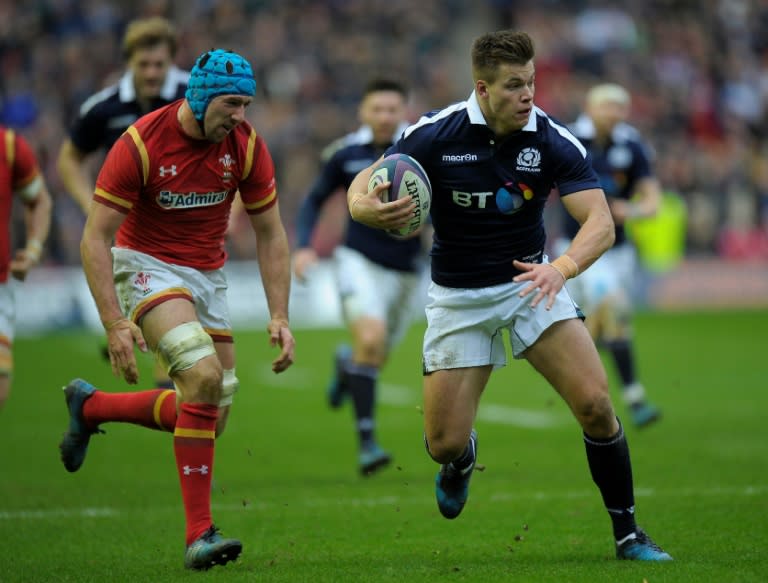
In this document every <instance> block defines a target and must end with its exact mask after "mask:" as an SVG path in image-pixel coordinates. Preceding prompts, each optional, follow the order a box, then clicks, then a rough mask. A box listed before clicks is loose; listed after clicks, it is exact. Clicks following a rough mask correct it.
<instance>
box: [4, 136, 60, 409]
mask: <svg viewBox="0 0 768 583" xmlns="http://www.w3.org/2000/svg"><path fill="white" fill-rule="evenodd" d="M14 195H16V196H18V197H19V199H20V200H21V202H22V204H23V205H24V226H25V237H26V244H25V245H24V247H23V248H22V249H18V250H17V251H16V252H15V253H13V252H12V238H11V217H12V210H13V200H14V198H13V197H14ZM51 207H52V204H51V196H50V194H49V193H48V188H47V187H46V185H45V181H44V179H43V175H42V173H41V172H40V168H39V166H38V163H37V158H36V156H35V154H34V152H33V151H32V148H31V147H30V145H29V143H28V142H27V141H26V140H25V139H24V138H23V137H22V136H20V135H18V134H17V133H16V132H15V131H14V130H12V129H10V128H6V127H3V126H0V225H2V230H3V232H2V234H0V410H1V409H2V408H3V405H4V404H5V401H6V399H7V398H8V394H9V393H10V391H11V375H12V373H13V353H12V350H11V348H12V344H13V334H14V328H15V311H16V310H15V298H14V288H15V284H14V281H13V280H18V281H24V279H25V278H26V277H27V273H29V270H30V269H31V268H32V267H33V266H34V265H37V263H38V262H39V261H40V254H41V253H42V251H43V246H44V245H45V241H46V239H47V238H48V231H49V229H50V226H51Z"/></svg>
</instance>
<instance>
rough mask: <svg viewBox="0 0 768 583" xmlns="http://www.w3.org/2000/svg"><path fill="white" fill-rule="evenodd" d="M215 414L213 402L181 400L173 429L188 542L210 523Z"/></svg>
mask: <svg viewBox="0 0 768 583" xmlns="http://www.w3.org/2000/svg"><path fill="white" fill-rule="evenodd" d="M218 413H219V408H218V407H217V406H216V405H209V404H207V403H182V405H181V411H180V412H179V418H178V419H177V420H176V429H174V431H173V451H174V453H175V454H176V467H177V469H178V470H179V482H181V498H182V500H183V501H184V513H185V514H186V517H187V544H188V545H189V544H190V543H191V542H192V541H194V540H195V539H197V538H198V537H199V536H200V535H201V534H203V533H204V532H205V531H206V530H207V529H208V528H210V526H211V524H212V523H213V521H212V519H211V476H212V473H213V446H214V442H215V439H216V418H217V417H218Z"/></svg>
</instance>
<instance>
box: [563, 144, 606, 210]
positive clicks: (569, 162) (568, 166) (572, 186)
mask: <svg viewBox="0 0 768 583" xmlns="http://www.w3.org/2000/svg"><path fill="white" fill-rule="evenodd" d="M574 139H575V138H574ZM558 152H559V154H560V155H559V157H558V163H557V170H556V172H555V176H556V178H555V186H557V188H558V190H559V192H560V196H561V197H562V196H565V195H567V194H573V193H574V192H579V191H581V190H590V189H592V188H602V187H601V186H600V178H599V177H598V176H597V173H596V172H595V170H594V169H593V168H592V159H591V157H590V155H589V154H588V153H587V152H586V150H584V149H583V148H578V147H576V146H575V145H574V144H571V143H566V144H565V145H563V146H561V147H559V148H558Z"/></svg>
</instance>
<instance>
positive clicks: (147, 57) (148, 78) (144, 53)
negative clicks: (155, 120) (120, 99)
mask: <svg viewBox="0 0 768 583" xmlns="http://www.w3.org/2000/svg"><path fill="white" fill-rule="evenodd" d="M172 62H173V59H172V57H171V49H170V47H169V46H168V45H167V44H165V43H159V44H156V45H154V46H152V47H147V48H140V49H136V50H135V51H134V52H133V54H132V55H131V58H130V59H129V60H128V67H129V68H130V70H131V71H132V72H133V85H134V87H135V88H136V96H137V97H138V98H139V100H145V99H153V98H155V97H158V96H159V95H160V90H161V89H162V88H163V83H165V76H166V75H167V74H168V69H169V68H170V67H171V64H172Z"/></svg>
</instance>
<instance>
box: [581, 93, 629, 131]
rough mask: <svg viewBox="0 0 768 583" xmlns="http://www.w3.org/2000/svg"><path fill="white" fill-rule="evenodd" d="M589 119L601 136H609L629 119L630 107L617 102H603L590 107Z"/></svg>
mask: <svg viewBox="0 0 768 583" xmlns="http://www.w3.org/2000/svg"><path fill="white" fill-rule="evenodd" d="M588 113H589V117H591V118H592V123H594V124H595V130H596V131H597V133H598V134H600V135H608V134H609V133H611V131H612V130H613V128H614V126H615V125H616V124H617V123H619V122H622V121H624V120H626V119H627V115H628V114H629V106H628V105H626V104H624V103H618V102H616V101H607V100H606V101H601V102H599V103H595V104H593V105H591V106H590V107H589V111H588Z"/></svg>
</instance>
